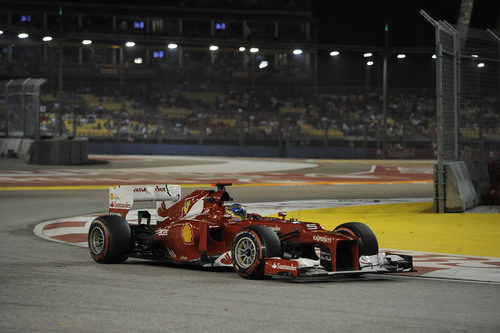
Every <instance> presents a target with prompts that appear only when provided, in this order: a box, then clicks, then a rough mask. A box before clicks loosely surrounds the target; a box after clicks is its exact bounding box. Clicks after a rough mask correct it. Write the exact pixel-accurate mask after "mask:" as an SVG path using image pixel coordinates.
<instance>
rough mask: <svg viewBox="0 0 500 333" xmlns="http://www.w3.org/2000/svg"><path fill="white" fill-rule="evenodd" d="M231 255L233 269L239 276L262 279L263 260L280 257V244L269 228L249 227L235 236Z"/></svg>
mask: <svg viewBox="0 0 500 333" xmlns="http://www.w3.org/2000/svg"><path fill="white" fill-rule="evenodd" d="M231 255H232V259H233V266H234V269H235V270H236V272H237V273H238V274H239V275H240V276H242V277H244V278H245V279H255V280H257V279H263V278H265V275H264V266H265V259H266V258H271V257H280V256H281V242H280V240H279V238H278V235H276V233H275V232H274V231H272V230H271V229H270V228H268V227H266V226H263V225H251V226H248V227H245V228H243V229H242V230H241V231H240V232H239V233H237V234H236V237H235V238H234V241H233V246H232V251H231Z"/></svg>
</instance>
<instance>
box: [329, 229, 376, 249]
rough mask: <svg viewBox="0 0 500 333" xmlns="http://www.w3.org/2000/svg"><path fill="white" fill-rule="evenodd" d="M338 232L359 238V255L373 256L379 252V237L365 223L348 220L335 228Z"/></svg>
mask: <svg viewBox="0 0 500 333" xmlns="http://www.w3.org/2000/svg"><path fill="white" fill-rule="evenodd" d="M334 231H336V232H340V233H343V234H346V235H355V236H357V237H358V238H359V255H360V256H371V255H374V254H377V253H378V241H377V237H375V234H374V233H373V231H372V229H370V227H368V226H367V225H366V224H364V223H360V222H348V223H344V224H341V225H339V226H338V227H337V228H335V230H334Z"/></svg>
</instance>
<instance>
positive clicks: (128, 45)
mask: <svg viewBox="0 0 500 333" xmlns="http://www.w3.org/2000/svg"><path fill="white" fill-rule="evenodd" d="M125 46H126V47H133V46H135V42H126V43H125Z"/></svg>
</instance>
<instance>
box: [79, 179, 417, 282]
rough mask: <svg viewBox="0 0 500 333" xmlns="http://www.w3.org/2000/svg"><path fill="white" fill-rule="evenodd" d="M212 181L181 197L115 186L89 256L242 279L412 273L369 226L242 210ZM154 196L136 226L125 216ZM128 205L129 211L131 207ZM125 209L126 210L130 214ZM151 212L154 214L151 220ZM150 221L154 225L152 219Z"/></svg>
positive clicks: (176, 190)
mask: <svg viewBox="0 0 500 333" xmlns="http://www.w3.org/2000/svg"><path fill="white" fill-rule="evenodd" d="M229 185H231V184H224V183H217V184H214V186H216V187H217V190H197V191H194V192H193V193H191V194H190V195H188V196H186V197H185V198H184V199H181V189H180V186H179V185H132V186H113V187H110V191H109V215H104V216H100V217H98V218H96V219H95V220H94V221H93V222H92V224H91V226H90V229H89V234H88V242H89V249H90V254H91V256H92V258H93V259H94V260H95V261H97V262H98V263H121V262H124V261H125V260H127V258H128V257H134V258H142V259H152V260H163V261H166V262H171V263H179V264H191V265H199V266H205V267H215V266H234V268H235V270H236V272H238V274H239V275H241V276H242V277H244V278H249V279H259V278H263V277H265V276H276V275H280V276H289V277H293V278H305V277H314V276H329V275H335V274H345V275H347V274H364V273H387V272H402V271H411V270H412V269H413V265H412V257H411V256H406V255H401V254H391V253H379V252H378V243H377V239H376V237H375V235H374V234H373V232H372V231H371V230H370V228H369V227H368V226H366V225H364V224H362V223H359V222H350V223H344V224H342V225H339V226H338V227H337V228H335V230H333V231H326V230H324V229H323V228H322V227H321V226H320V225H319V224H318V223H309V222H299V221H296V220H294V219H289V220H287V219H286V218H285V215H286V214H280V215H281V217H282V218H273V217H263V216H261V215H258V214H250V213H247V212H246V210H245V209H244V208H243V206H242V205H240V204H234V203H231V202H232V199H231V197H230V196H229V194H228V192H227V191H226V190H225V188H226V186H229ZM137 201H155V202H156V209H155V210H139V211H138V212H137V224H131V223H129V222H135V221H134V220H133V218H130V219H129V221H127V220H126V217H127V215H131V214H132V212H131V211H130V209H131V207H132V205H133V204H134V202H137ZM129 211H130V212H129ZM129 213H130V214H129ZM152 215H156V216H155V217H156V218H152ZM152 220H153V221H154V220H156V223H152Z"/></svg>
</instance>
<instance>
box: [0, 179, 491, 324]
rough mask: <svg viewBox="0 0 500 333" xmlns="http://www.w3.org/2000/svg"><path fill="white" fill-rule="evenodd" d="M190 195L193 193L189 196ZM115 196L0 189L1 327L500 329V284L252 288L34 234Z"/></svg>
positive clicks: (260, 193)
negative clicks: (97, 255) (114, 261)
mask: <svg viewBox="0 0 500 333" xmlns="http://www.w3.org/2000/svg"><path fill="white" fill-rule="evenodd" d="M183 192H184V194H186V192H189V190H183ZM231 195H232V196H233V197H234V198H237V199H238V200H239V201H242V202H259V201H260V202H266V201H276V200H291V199H330V198H337V199H349V198H394V197H429V196H431V195H432V184H358V185H338V186H337V185H336V186H332V185H312V186H263V187H234V188H233V189H231ZM106 198H107V191H106V190H103V189H99V190H15V191H0V209H1V210H0V211H1V217H0V221H1V222H0V267H1V269H0V331H1V332H10V331H23V332H26V331H44V332H46V331H81V332H85V331H89V332H96V331H99V332H101V331H106V332H108V331H109V332H123V331H125V330H127V331H145V330H149V331H161V332H165V331H194V332H196V331H202V330H203V331H207V332H215V331H217V332H232V331H244V332H255V331H278V332H282V331H283V332H285V331H287V332H290V331H294V332H296V331H308V330H314V331H319V332H331V331H341V330H342V331H370V332H371V331H378V332H382V331H384V332H386V331H474V332H477V331H499V330H500V317H499V316H498V308H499V307H500V297H499V296H500V285H499V284H495V283H475V282H463V281H454V280H439V279H428V278H415V277H402V276H365V277H363V278H354V279H353V278H349V279H346V278H338V279H336V280H335V281H333V282H331V281H329V282H324V281H313V282H300V283H297V282H289V281H283V280H269V281H251V280H245V279H242V278H240V277H239V276H238V275H237V274H235V273H234V272H232V271H230V270H220V269H219V270H214V269H193V268H181V267H176V266H168V265H159V264H157V263H154V262H147V261H141V260H129V261H127V262H126V263H125V264H122V265H99V264H96V263H95V262H93V261H92V260H91V259H90V256H89V254H88V250H87V249H84V248H79V247H74V246H69V245H65V244H59V243H55V242H49V241H46V240H43V239H41V238H38V237H36V236H34V235H33V227H34V226H35V225H36V224H37V223H40V222H42V221H46V220H51V219H57V218H62V217H67V216H75V215H83V214H89V213H95V212H103V211H106V209H107V199H106Z"/></svg>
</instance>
